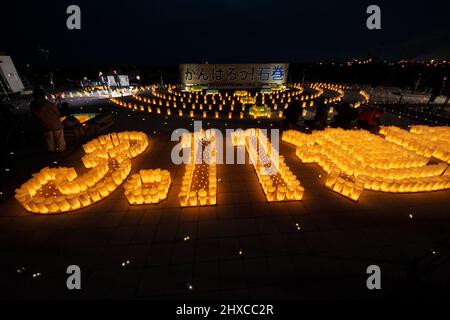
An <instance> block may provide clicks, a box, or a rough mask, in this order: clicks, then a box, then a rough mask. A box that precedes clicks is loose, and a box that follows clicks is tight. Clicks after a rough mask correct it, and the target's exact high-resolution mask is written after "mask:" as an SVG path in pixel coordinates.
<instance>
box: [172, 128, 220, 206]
mask: <svg viewBox="0 0 450 320" xmlns="http://www.w3.org/2000/svg"><path fill="white" fill-rule="evenodd" d="M181 145H182V147H183V153H184V152H187V153H188V155H189V161H188V163H187V164H186V169H185V173H184V175H183V180H182V182H181V191H180V193H179V194H178V200H179V201H180V205H181V206H182V207H193V206H207V205H215V204H216V203H217V176H216V175H217V171H216V137H215V132H214V131H209V130H207V131H204V130H201V131H199V132H194V133H188V134H183V136H182V138H181Z"/></svg>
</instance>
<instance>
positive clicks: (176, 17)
mask: <svg viewBox="0 0 450 320" xmlns="http://www.w3.org/2000/svg"><path fill="white" fill-rule="evenodd" d="M70 4H77V5H79V6H80V8H81V30H68V29H67V28H66V19H67V17H68V14H66V8H67V6H68V5H70ZM370 4H372V3H371V2H368V1H360V2H359V3H358V4H354V3H353V4H352V3H351V2H350V1H347V0H346V1H341V2H340V3H335V2H332V1H326V2H320V3H318V2H314V3H299V2H286V1H285V2H283V1H274V0H263V1H258V2H252V1H235V0H233V1H227V2H225V1H223V2H216V3H208V2H206V1H199V0H194V1H172V2H170V3H169V2H167V1H162V0H156V1H150V2H139V1H127V2H118V1H117V2H114V1H109V2H105V1H102V2H96V3H93V2H88V1H77V2H76V3H73V2H69V1H61V2H58V3H57V4H54V3H52V4H50V3H48V2H45V1H39V2H36V3H30V4H27V5H26V6H27V7H24V5H23V4H19V3H8V4H6V6H5V7H4V9H3V10H2V11H4V12H5V13H6V14H5V15H4V18H2V22H1V28H2V30H7V31H6V32H4V35H3V41H2V46H1V47H0V52H1V51H3V52H5V53H6V54H8V55H11V56H12V58H13V60H14V61H15V63H16V64H17V65H18V66H26V65H27V64H29V65H31V66H32V67H37V68H39V67H43V66H45V65H46V63H45V60H44V58H43V56H42V55H41V54H40V53H39V51H38V49H39V48H44V49H47V50H49V52H50V54H49V57H50V62H51V63H52V65H53V66H54V67H56V68H78V67H88V66H98V65H117V66H120V65H139V66H151V65H155V66H174V65H178V64H179V63H204V62H206V61H208V62H209V63H248V62H259V63H263V62H273V61H282V62H289V63H301V62H315V61H323V60H335V61H343V60H346V59H350V58H354V57H359V58H362V57H366V56H368V55H372V56H375V57H376V58H378V59H380V60H383V59H390V60H392V59H401V58H418V59H425V58H427V59H428V58H448V57H450V34H449V22H448V21H449V20H448V17H446V15H447V13H448V10H447V7H448V4H447V3H445V2H444V1H430V2H427V4H426V6H424V5H423V3H419V2H417V1H414V2H405V1H402V2H400V3H398V2H396V3H392V2H387V1H378V2H377V3H376V4H377V5H379V6H380V7H381V21H382V29H381V30H368V29H367V28H366V19H367V17H368V14H366V8H367V6H368V5H370Z"/></svg>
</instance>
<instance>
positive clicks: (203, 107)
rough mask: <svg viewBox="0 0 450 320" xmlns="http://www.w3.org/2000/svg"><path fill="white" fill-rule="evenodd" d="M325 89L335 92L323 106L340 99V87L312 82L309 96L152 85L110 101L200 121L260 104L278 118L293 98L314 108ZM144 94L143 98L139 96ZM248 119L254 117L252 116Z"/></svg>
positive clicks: (296, 88) (239, 114)
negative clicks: (276, 113) (204, 90)
mask: <svg viewBox="0 0 450 320" xmlns="http://www.w3.org/2000/svg"><path fill="white" fill-rule="evenodd" d="M324 88H325V89H328V90H331V91H335V96H334V97H330V98H327V99H326V103H332V102H336V101H339V100H340V99H341V98H342V96H343V90H342V88H341V87H340V86H337V85H332V84H325V83H313V84H311V85H310V88H309V91H310V92H309V93H307V94H304V88H303V87H302V86H301V85H299V84H292V85H290V88H289V90H285V89H284V90H279V91H278V90H276V91H273V90H270V93H265V92H257V93H254V94H252V93H250V92H249V91H245V90H237V91H234V93H232V94H229V93H228V92H225V93H221V92H219V91H217V92H213V91H206V92H203V91H199V92H181V91H178V90H177V87H176V86H172V85H168V86H165V88H164V90H163V91H160V90H159V89H158V86H156V85H153V86H149V87H145V88H141V89H143V90H140V91H139V94H138V92H136V93H133V94H132V95H131V98H132V99H134V101H132V100H131V101H130V100H128V101H124V100H121V99H118V98H111V99H110V101H111V102H112V103H114V104H116V105H118V106H121V107H125V108H129V109H131V110H134V111H143V112H149V113H156V114H164V115H178V116H180V117H181V116H189V117H199V116H200V117H202V118H212V117H213V118H216V119H217V118H227V119H236V118H240V119H242V118H244V116H245V114H246V113H247V112H248V111H249V110H248V109H247V108H248V107H249V106H250V107H252V106H255V105H261V106H264V107H265V108H267V109H268V110H269V111H272V110H273V111H276V110H279V111H278V116H279V117H282V116H283V113H282V110H284V109H286V108H287V107H288V105H289V104H290V103H291V102H292V101H293V100H294V99H295V100H298V101H301V102H302V107H303V108H306V107H308V106H309V107H312V106H314V99H316V98H318V97H319V96H321V95H322V94H323V92H324ZM141 94H145V95H141ZM271 114H272V113H271V112H266V113H264V116H266V117H271ZM250 117H253V118H254V115H253V114H250Z"/></svg>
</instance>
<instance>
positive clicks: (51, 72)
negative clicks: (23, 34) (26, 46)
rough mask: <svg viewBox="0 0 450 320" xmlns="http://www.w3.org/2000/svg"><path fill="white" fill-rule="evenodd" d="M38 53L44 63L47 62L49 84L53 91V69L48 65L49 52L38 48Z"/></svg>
mask: <svg viewBox="0 0 450 320" xmlns="http://www.w3.org/2000/svg"><path fill="white" fill-rule="evenodd" d="M38 51H39V52H40V53H41V54H42V55H43V56H44V59H45V61H46V62H47V66H48V70H49V77H50V84H51V85H52V88H53V90H55V77H54V74H53V68H52V65H51V64H50V59H49V55H50V50H48V49H44V48H42V47H39V49H38Z"/></svg>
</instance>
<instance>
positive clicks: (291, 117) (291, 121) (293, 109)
mask: <svg viewBox="0 0 450 320" xmlns="http://www.w3.org/2000/svg"><path fill="white" fill-rule="evenodd" d="M284 114H285V120H284V127H285V128H289V129H292V128H295V126H296V125H297V121H298V119H299V118H300V115H301V114H302V107H301V104H300V101H298V100H297V99H293V100H292V102H291V103H290V104H289V105H288V107H287V108H286V110H285V111H284Z"/></svg>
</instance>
